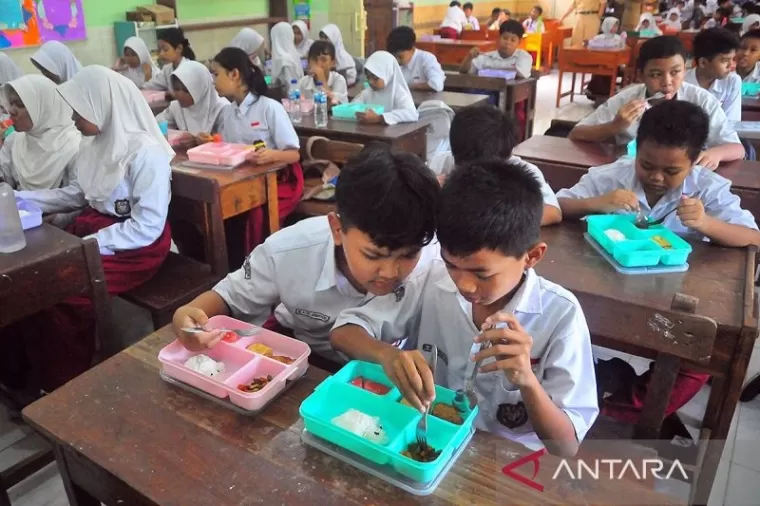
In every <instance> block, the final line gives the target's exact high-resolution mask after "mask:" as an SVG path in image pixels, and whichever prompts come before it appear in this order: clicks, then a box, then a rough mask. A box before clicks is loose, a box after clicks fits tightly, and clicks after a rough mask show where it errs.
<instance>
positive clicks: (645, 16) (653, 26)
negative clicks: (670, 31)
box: [636, 12, 662, 35]
mask: <svg viewBox="0 0 760 506" xmlns="http://www.w3.org/2000/svg"><path fill="white" fill-rule="evenodd" d="M644 21H649V26H648V27H647V28H644V30H647V31H650V32H654V33H657V34H660V35H662V32H660V29H659V28H658V27H657V22H656V21H655V19H654V16H653V15H652V13H651V12H645V13H643V14H642V15H641V16H639V24H638V25H637V26H636V31H637V32H640V31H641V30H642V26H641V25H643V24H644Z"/></svg>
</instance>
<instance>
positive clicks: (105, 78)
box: [58, 65, 174, 201]
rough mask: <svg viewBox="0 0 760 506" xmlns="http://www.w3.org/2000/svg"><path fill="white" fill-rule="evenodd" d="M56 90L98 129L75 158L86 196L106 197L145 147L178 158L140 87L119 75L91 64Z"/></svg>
mask: <svg viewBox="0 0 760 506" xmlns="http://www.w3.org/2000/svg"><path fill="white" fill-rule="evenodd" d="M58 93H60V94H61V96H62V97H63V99H64V100H65V101H66V103H68V104H69V106H71V108H72V109H74V111H76V112H77V114H79V115H80V116H82V117H83V118H84V119H86V120H87V121H89V122H90V123H93V124H95V125H96V126H97V127H98V129H99V130H100V133H99V134H98V135H96V136H95V137H91V138H89V139H87V141H85V142H82V145H81V149H80V150H79V156H78V157H77V182H78V183H79V186H80V187H81V188H82V190H83V191H84V195H85V198H86V199H87V200H95V201H104V200H106V199H108V197H109V196H110V195H111V192H113V191H114V189H116V187H117V186H118V185H119V183H120V182H121V181H122V179H124V174H125V173H126V170H127V166H128V165H129V164H130V163H131V162H132V159H133V158H134V156H135V154H136V153H137V152H138V151H139V150H140V149H141V148H143V147H145V146H154V145H157V146H161V148H162V149H163V150H164V151H165V152H166V153H167V154H168V155H169V156H170V157H173V156H174V151H172V148H171V147H170V146H169V143H168V142H166V139H164V136H163V135H161V131H160V130H159V129H158V123H157V122H156V118H154V117H153V113H152V112H151V110H150V107H149V106H148V102H146V101H145V98H144V97H143V96H142V93H140V90H138V89H137V86H135V85H134V84H133V83H132V81H130V80H129V79H127V78H126V77H124V76H122V75H121V74H118V73H117V72H114V71H113V70H111V69H107V68H105V67H101V66H99V65H91V66H88V67H85V68H84V69H82V71H81V72H80V73H79V74H77V75H76V76H75V77H74V79H72V80H71V81H68V82H66V83H64V84H61V85H60V86H58Z"/></svg>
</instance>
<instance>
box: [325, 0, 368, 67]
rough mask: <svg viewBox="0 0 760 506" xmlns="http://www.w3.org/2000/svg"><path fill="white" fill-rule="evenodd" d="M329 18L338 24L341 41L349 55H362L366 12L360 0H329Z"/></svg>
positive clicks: (359, 56)
mask: <svg viewBox="0 0 760 506" xmlns="http://www.w3.org/2000/svg"><path fill="white" fill-rule="evenodd" d="M328 12H329V19H330V21H331V22H332V23H335V24H336V25H338V28H340V33H341V34H343V43H344V44H345V46H346V50H347V51H348V52H349V53H351V56H355V57H357V58H361V57H364V32H365V31H366V29H367V13H366V12H365V11H364V2H363V1H362V0H330V10H329V11H328Z"/></svg>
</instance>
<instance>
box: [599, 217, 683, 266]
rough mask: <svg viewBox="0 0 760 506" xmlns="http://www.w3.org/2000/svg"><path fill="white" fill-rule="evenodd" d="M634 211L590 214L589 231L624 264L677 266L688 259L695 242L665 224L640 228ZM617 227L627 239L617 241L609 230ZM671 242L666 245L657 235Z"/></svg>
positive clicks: (606, 249)
mask: <svg viewBox="0 0 760 506" xmlns="http://www.w3.org/2000/svg"><path fill="white" fill-rule="evenodd" d="M635 220H636V217H635V216H633V215H606V214H605V215H594V216H588V217H586V223H587V226H588V233H589V235H590V236H591V237H592V238H593V239H594V240H595V241H596V242H597V243H598V244H599V245H600V246H601V247H602V248H604V250H605V251H607V252H608V253H609V254H610V255H612V257H613V258H614V259H615V260H616V261H617V262H618V263H619V264H620V265H622V266H623V267H652V266H655V265H665V266H677V265H683V264H685V263H686V260H687V259H688V258H689V254H690V253H691V249H692V248H691V245H690V244H689V243H687V242H686V241H684V240H683V239H681V238H680V237H678V236H677V235H676V234H674V233H673V232H671V231H670V230H669V229H667V228H665V227H664V226H662V225H654V226H650V227H649V228H648V229H646V230H644V229H640V228H638V227H636V225H634V222H635ZM608 230H617V231H618V232H620V233H622V234H623V235H624V236H625V239H624V240H621V241H614V240H612V239H611V238H610V237H609V236H608V235H607V234H606V233H605V232H607V231H608ZM658 238H661V239H663V240H664V241H666V242H667V243H669V244H670V245H671V247H670V248H667V249H666V248H664V247H662V246H661V245H660V244H659V243H658V242H657V240H656V239H658Z"/></svg>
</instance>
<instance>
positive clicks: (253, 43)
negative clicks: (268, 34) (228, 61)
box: [229, 27, 264, 68]
mask: <svg viewBox="0 0 760 506" xmlns="http://www.w3.org/2000/svg"><path fill="white" fill-rule="evenodd" d="M229 47H236V48H238V49H242V50H243V51H245V54H247V55H248V58H249V59H250V60H251V63H253V64H254V65H256V66H257V67H259V68H263V67H262V66H261V58H259V52H261V50H262V49H263V48H264V37H262V35H261V34H260V33H259V32H257V31H256V30H254V29H253V28H248V27H246V28H243V29H242V30H240V32H238V34H237V35H235V37H234V38H233V39H232V41H231V42H230V46H229Z"/></svg>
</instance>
